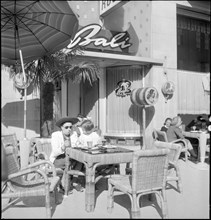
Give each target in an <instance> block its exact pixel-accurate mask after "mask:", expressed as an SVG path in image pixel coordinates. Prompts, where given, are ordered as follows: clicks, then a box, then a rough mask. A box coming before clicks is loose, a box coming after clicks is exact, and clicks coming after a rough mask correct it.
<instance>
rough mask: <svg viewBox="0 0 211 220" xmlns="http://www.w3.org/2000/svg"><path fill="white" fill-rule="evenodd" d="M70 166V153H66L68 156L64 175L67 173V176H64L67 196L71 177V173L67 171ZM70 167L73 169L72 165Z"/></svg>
mask: <svg viewBox="0 0 211 220" xmlns="http://www.w3.org/2000/svg"><path fill="white" fill-rule="evenodd" d="M69 167H70V159H69V155H68V154H66V157H65V170H64V173H63V175H65V176H64V178H65V184H64V190H65V193H64V195H65V196H67V195H68V190H69V183H70V181H69V179H70V178H69V177H70V176H69V174H68V173H67V172H68V169H69ZM70 169H71V167H70Z"/></svg>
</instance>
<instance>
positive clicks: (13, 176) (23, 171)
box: [8, 168, 49, 183]
mask: <svg viewBox="0 0 211 220" xmlns="http://www.w3.org/2000/svg"><path fill="white" fill-rule="evenodd" d="M30 173H39V174H40V175H41V176H42V177H43V179H44V182H45V183H49V180H48V177H47V175H46V174H45V172H44V171H42V170H39V169H36V168H26V169H24V170H20V171H18V172H16V173H12V174H10V175H9V176H8V180H12V179H13V178H16V177H21V176H24V175H26V174H30Z"/></svg>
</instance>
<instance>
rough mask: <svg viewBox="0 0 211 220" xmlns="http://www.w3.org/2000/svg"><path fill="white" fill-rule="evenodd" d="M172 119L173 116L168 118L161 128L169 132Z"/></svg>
mask: <svg viewBox="0 0 211 220" xmlns="http://www.w3.org/2000/svg"><path fill="white" fill-rule="evenodd" d="M171 121H172V119H171V118H166V120H165V122H164V124H163V126H162V127H161V129H160V130H161V131H165V132H167V130H168V128H169V127H170V124H171Z"/></svg>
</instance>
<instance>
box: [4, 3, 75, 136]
mask: <svg viewBox="0 0 211 220" xmlns="http://www.w3.org/2000/svg"><path fill="white" fill-rule="evenodd" d="M77 28H78V19H77V17H76V15H75V14H74V13H73V11H72V10H71V8H70V6H69V4H68V2H67V1H18V0H17V1H1V51H2V54H1V62H2V64H5V65H17V64H19V65H21V69H22V73H23V78H24V83H25V85H26V86H25V88H24V89H25V96H24V138H26V98H27V97H26V87H27V78H26V74H25V70H24V63H26V62H29V61H32V60H36V59H37V58H39V57H42V56H43V55H45V54H47V53H53V52H55V51H58V50H60V49H62V48H64V47H65V46H67V45H68V44H69V42H70V38H71V36H72V35H73V34H74V32H75V31H76V30H77Z"/></svg>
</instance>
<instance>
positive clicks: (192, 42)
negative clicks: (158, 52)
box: [177, 14, 210, 72]
mask: <svg viewBox="0 0 211 220" xmlns="http://www.w3.org/2000/svg"><path fill="white" fill-rule="evenodd" d="M177 69H179V70H189V71H197V72H210V22H209V21H206V20H202V19H197V18H192V17H188V16H184V15H180V14H178V15H177Z"/></svg>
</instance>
